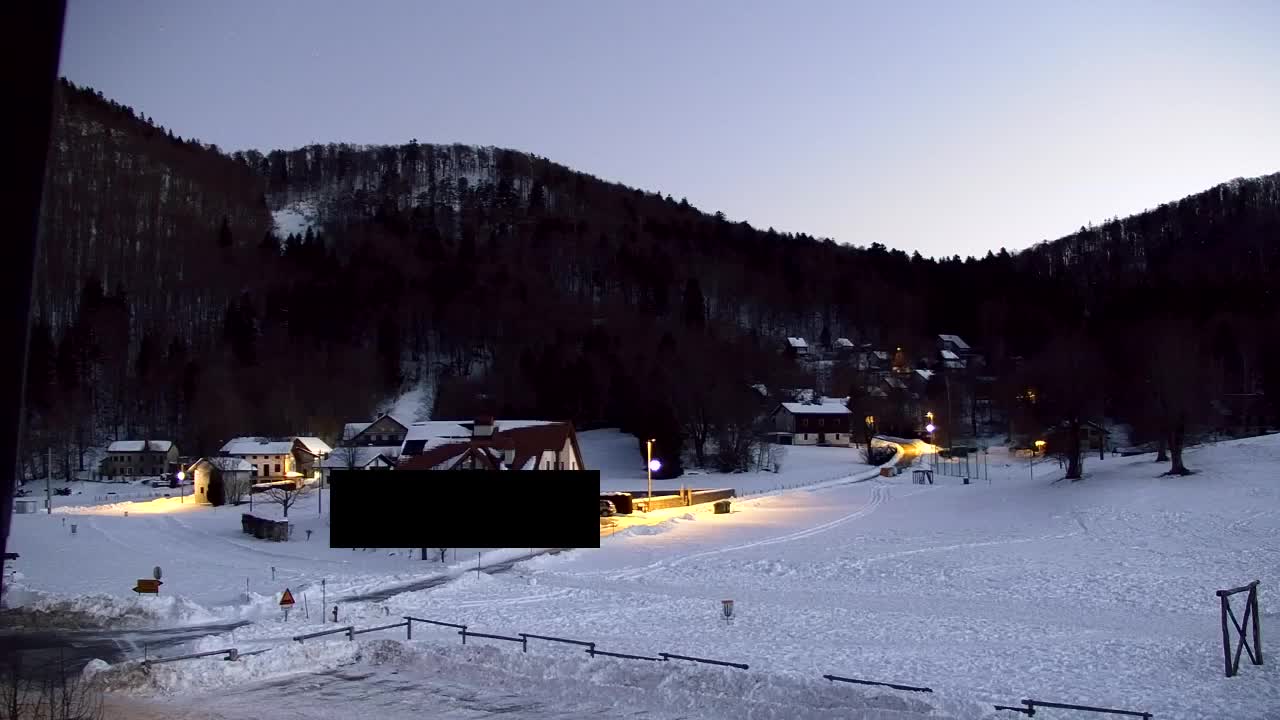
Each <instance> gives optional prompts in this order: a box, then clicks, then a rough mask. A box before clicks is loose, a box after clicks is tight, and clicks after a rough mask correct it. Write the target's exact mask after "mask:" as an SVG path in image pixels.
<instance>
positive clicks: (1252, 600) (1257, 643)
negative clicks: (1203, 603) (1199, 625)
mask: <svg viewBox="0 0 1280 720" xmlns="http://www.w3.org/2000/svg"><path fill="white" fill-rule="evenodd" d="M1239 593H1249V594H1248V595H1247V596H1246V597H1245V601H1244V619H1243V621H1237V620H1236V613H1235V611H1234V610H1232V609H1231V599H1230V598H1231V596H1232V595H1236V594H1239ZM1217 595H1218V599H1219V600H1220V601H1221V603H1222V653H1223V657H1224V659H1225V660H1226V670H1227V677H1232V676H1234V675H1235V674H1236V673H1238V672H1239V671H1240V652H1241V651H1242V650H1248V651H1249V661H1250V662H1252V663H1253V664H1254V665H1261V664H1262V628H1261V627H1260V626H1259V624H1258V622H1259V616H1258V581H1257V580H1254V581H1253V582H1251V583H1249V584H1248V585H1245V586H1243V587H1238V588H1233V589H1231V590H1219V591H1218V592H1217ZM1228 619H1229V620H1230V621H1231V624H1232V625H1234V626H1235V628H1236V633H1237V635H1238V637H1239V638H1240V642H1239V644H1237V645H1236V652H1235V655H1234V656H1233V655H1232V654H1231V629H1230V628H1229V627H1228V626H1227V620H1228ZM1250 634H1252V635H1253V645H1252V646H1251V645H1249V635H1250Z"/></svg>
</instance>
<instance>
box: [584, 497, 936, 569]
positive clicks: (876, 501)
mask: <svg viewBox="0 0 1280 720" xmlns="http://www.w3.org/2000/svg"><path fill="white" fill-rule="evenodd" d="M912 494H914V493H912ZM890 497H891V492H890V486H888V485H879V484H878V485H875V486H873V489H872V492H871V499H870V501H869V502H868V503H867V504H866V505H863V506H862V507H861V508H858V509H857V510H855V511H853V512H851V513H849V514H848V515H844V516H842V517H838V518H836V519H835V520H831V521H829V522H825V523H822V524H821V525H815V526H813V527H808V528H805V529H803V530H797V531H796V532H793V533H787V534H786V535H778V536H776V537H772V538H766V539H764V540H755V541H752V542H747V543H741V544H739V545H730V546H728V547H721V548H714V549H711V550H703V551H702V552H696V553H692V554H689V555H682V556H680V557H676V558H672V559H670V560H659V561H657V562H655V563H651V564H649V565H645V566H642V567H639V568H633V569H628V570H623V571H621V572H616V573H614V574H612V575H609V576H608V578H609V579H610V580H638V579H640V578H643V577H646V576H648V575H652V574H653V573H655V572H658V571H660V570H666V569H669V568H673V567H676V566H678V565H682V564H684V563H686V562H689V561H690V560H699V559H701V558H705V557H712V556H715V555H722V554H724V553H729V552H735V551H737V550H746V549H748V548H755V547H764V546H767V545H777V544H779V543H785V542H793V541H795V540H803V539H805V538H809V537H813V536H814V535H818V534H820V533H824V532H826V531H828V530H831V529H833V528H836V527H839V526H840V525H843V524H844V523H847V522H849V521H851V520H857V519H859V518H863V517H866V516H868V515H870V514H871V513H873V512H875V511H876V510H877V509H879V507H880V506H881V505H883V504H884V503H885V501H886V500H888V499H889V498H890Z"/></svg>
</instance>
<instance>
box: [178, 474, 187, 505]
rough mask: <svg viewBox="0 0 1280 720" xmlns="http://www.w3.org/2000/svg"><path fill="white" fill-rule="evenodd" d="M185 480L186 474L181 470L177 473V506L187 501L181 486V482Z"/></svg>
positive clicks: (184, 490)
mask: <svg viewBox="0 0 1280 720" xmlns="http://www.w3.org/2000/svg"><path fill="white" fill-rule="evenodd" d="M186 479H187V473H186V472H185V471H183V470H179V471H178V504H179V505H181V504H183V503H185V502H186V501H187V500H186V498H187V491H186V488H184V487H183V486H182V484H183V481H184V480H186Z"/></svg>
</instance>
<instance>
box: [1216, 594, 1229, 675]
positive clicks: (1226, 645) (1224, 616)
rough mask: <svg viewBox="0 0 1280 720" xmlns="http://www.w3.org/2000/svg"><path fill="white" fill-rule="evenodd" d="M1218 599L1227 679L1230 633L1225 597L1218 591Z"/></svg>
mask: <svg viewBox="0 0 1280 720" xmlns="http://www.w3.org/2000/svg"><path fill="white" fill-rule="evenodd" d="M1218 599H1219V600H1221V601H1222V654H1223V658H1224V659H1225V661H1226V672H1227V677H1231V675H1232V672H1231V633H1230V631H1228V630H1227V596H1226V595H1224V594H1222V592H1221V591H1219V592H1218Z"/></svg>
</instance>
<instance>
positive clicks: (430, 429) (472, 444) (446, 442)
mask: <svg viewBox="0 0 1280 720" xmlns="http://www.w3.org/2000/svg"><path fill="white" fill-rule="evenodd" d="M401 457H402V460H401V462H400V464H399V465H398V466H397V468H398V469H402V470H584V469H586V466H585V464H584V463H583V459H582V450H581V449H580V448H579V447H578V433H577V431H576V430H575V429H574V427H573V423H570V422H551V421H543V420H494V419H493V418H490V417H481V418H476V419H475V420H474V421H471V422H450V421H429V422H422V423H413V424H412V425H410V426H409V432H408V435H407V436H406V439H405V444H404V447H403V448H402V449H401Z"/></svg>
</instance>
